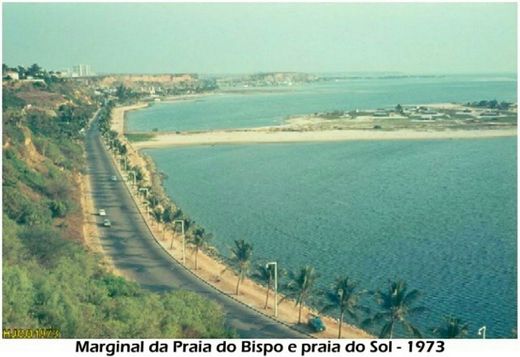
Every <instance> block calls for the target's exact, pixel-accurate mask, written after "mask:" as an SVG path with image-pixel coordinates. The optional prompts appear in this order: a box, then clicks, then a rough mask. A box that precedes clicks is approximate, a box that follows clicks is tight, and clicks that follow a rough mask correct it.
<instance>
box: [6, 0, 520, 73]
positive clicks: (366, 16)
mask: <svg viewBox="0 0 520 357" xmlns="http://www.w3.org/2000/svg"><path fill="white" fill-rule="evenodd" d="M516 11H517V10H516V5H515V4H513V3H509V4H442V3H438V4H361V5H360V4H174V3H169V4H168V3H166V4H164V3H163V4H161V3H159V4H135V3H134V4H131V3H130V4H115V3H114V4H102V3H90V4H57V3H54V4H34V3H31V4H20V3H18V4H14V3H11V4H5V3H4V4H3V62H4V63H7V64H9V65H15V64H26V65H27V64H32V63H34V62H37V63H38V64H40V65H42V66H44V67H45V68H49V69H62V68H67V67H71V66H72V65H73V64H77V63H87V64H91V65H92V66H93V67H94V69H95V70H96V71H97V72H126V73H129V72H147V73H156V72H198V73H243V72H257V71H307V72H360V71H400V72H407V73H456V72H463V73H479V72H516V46H517V39H516Z"/></svg>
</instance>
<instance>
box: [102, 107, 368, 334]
mask: <svg viewBox="0 0 520 357" xmlns="http://www.w3.org/2000/svg"><path fill="white" fill-rule="evenodd" d="M141 107H143V105H133V106H128V107H118V108H114V109H118V110H117V111H115V110H114V112H113V115H112V120H113V122H112V129H113V130H117V131H118V133H119V135H120V139H121V140H123V141H124V142H125V144H126V145H127V147H128V159H129V161H130V162H131V164H132V165H139V166H140V167H141V168H142V170H143V173H144V176H145V180H146V181H147V182H148V183H151V182H152V181H153V180H154V179H156V178H157V175H158V173H157V172H150V171H149V168H150V167H153V166H154V165H150V163H149V162H148V160H150V159H149V158H148V159H147V158H146V157H143V155H142V154H141V153H140V152H139V151H138V150H139V149H140V148H138V147H137V146H136V144H137V143H130V142H128V140H126V139H125V137H124V135H122V133H123V131H122V130H123V129H124V123H122V122H124V114H125V112H126V111H127V110H135V109H138V108H141ZM122 124H123V125H122ZM119 169H120V170H121V168H119ZM139 209H140V211H141V214H142V216H143V218H144V220H145V222H146V223H147V224H148V226H149V227H150V230H151V231H152V233H153V236H154V238H155V240H156V241H157V243H158V244H159V245H160V246H162V248H163V249H164V250H165V251H166V252H168V254H170V255H171V256H172V257H173V258H174V259H176V260H177V261H178V262H179V263H181V262H182V240H181V239H180V237H178V236H175V235H174V234H173V233H172V232H171V231H170V230H169V229H166V227H164V226H163V225H162V224H158V223H156V222H154V221H153V220H152V218H151V217H150V216H148V215H147V214H146V208H145V207H144V206H143V205H139ZM187 248H188V246H187ZM185 259H186V264H185V266H186V268H187V269H189V270H190V271H191V272H193V273H194V274H195V275H197V276H198V277H199V278H200V279H202V280H204V281H205V282H206V283H208V284H210V285H212V286H213V287H214V288H216V289H217V290H219V291H220V292H222V293H223V294H226V295H228V296H230V297H231V298H233V299H235V300H238V301H240V302H241V303H243V304H245V305H247V306H249V307H250V308H252V309H254V310H256V311H257V312H259V313H261V314H264V315H266V316H270V317H271V318H273V319H275V320H277V321H279V322H281V323H283V324H286V325H290V326H293V327H294V328H296V329H297V330H300V331H303V332H305V333H309V331H307V327H306V325H305V324H303V325H298V324H297V317H298V307H297V306H296V305H295V302H294V300H290V299H285V300H284V301H283V302H280V303H279V305H278V318H274V317H273V316H272V314H273V310H272V302H273V299H274V293H273V292H272V291H271V292H270V294H269V301H270V304H269V306H268V307H267V308H266V309H264V303H265V298H266V290H265V287H264V286H262V285H260V284H259V283H257V282H255V281H253V280H252V279H250V278H245V279H244V281H243V282H242V284H241V286H240V295H239V296H236V295H235V294H234V290H235V285H236V279H237V276H236V274H235V273H234V272H233V270H232V269H231V268H230V267H229V266H227V265H226V264H225V263H224V262H223V261H221V260H220V259H219V257H215V256H210V255H209V254H207V253H206V252H204V251H200V252H199V254H198V267H199V268H198V270H194V269H193V268H194V261H195V258H194V256H193V253H192V252H191V251H190V249H189V248H188V249H187V250H186V256H185ZM181 264H182V263H181ZM282 297H283V295H282V294H280V293H279V294H278V299H279V300H281V298H282ZM312 314H319V312H318V311H316V310H314V309H312V308H310V307H308V306H304V308H303V311H302V316H303V317H304V320H303V321H306V317H307V316H309V315H312ZM322 319H323V322H324V323H325V325H326V326H327V329H326V330H325V331H323V332H320V333H312V336H313V337H317V338H336V337H337V333H338V332H337V329H338V322H337V320H336V319H335V318H333V317H329V316H322ZM342 336H343V338H374V337H373V336H371V335H370V334H368V333H367V332H366V331H364V330H362V329H360V328H358V327H356V326H353V325H350V324H349V323H347V322H344V323H343V328H342Z"/></svg>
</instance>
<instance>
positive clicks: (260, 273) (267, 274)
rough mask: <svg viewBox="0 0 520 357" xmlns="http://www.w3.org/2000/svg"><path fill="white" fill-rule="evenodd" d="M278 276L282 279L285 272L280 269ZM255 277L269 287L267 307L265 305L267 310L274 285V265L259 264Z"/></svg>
mask: <svg viewBox="0 0 520 357" xmlns="http://www.w3.org/2000/svg"><path fill="white" fill-rule="evenodd" d="M277 274H278V277H280V276H282V275H284V274H285V271H284V270H283V269H280V268H278V272H277ZM253 277H254V278H255V279H258V280H260V281H261V282H263V283H265V284H266V285H267V291H266V294H265V305H264V309H267V304H269V292H270V291H271V289H272V288H273V283H274V268H273V266H272V265H266V264H258V265H257V266H256V270H255V272H254V273H253ZM276 303H278V302H276Z"/></svg>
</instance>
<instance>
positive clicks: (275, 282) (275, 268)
mask: <svg viewBox="0 0 520 357" xmlns="http://www.w3.org/2000/svg"><path fill="white" fill-rule="evenodd" d="M265 267H266V268H268V269H269V268H270V267H273V269H274V317H278V264H277V263H276V262H269V263H267V264H266V265H265ZM269 274H271V272H270V271H269Z"/></svg>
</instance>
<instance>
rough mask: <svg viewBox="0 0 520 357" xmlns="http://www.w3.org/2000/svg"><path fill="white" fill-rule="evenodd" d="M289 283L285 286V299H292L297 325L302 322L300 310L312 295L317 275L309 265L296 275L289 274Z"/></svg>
mask: <svg viewBox="0 0 520 357" xmlns="http://www.w3.org/2000/svg"><path fill="white" fill-rule="evenodd" d="M290 278H291V281H289V283H288V284H287V291H288V293H287V295H286V297H290V298H294V299H295V300H296V305H298V306H299V309H298V323H301V322H302V308H303V305H304V303H305V300H307V298H309V297H310V296H311V295H312V294H313V289H314V284H315V283H316V279H317V278H318V274H317V273H316V270H314V267H311V266H309V265H307V266H305V267H304V268H302V269H301V270H300V271H299V272H298V273H294V272H291V273H290Z"/></svg>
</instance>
